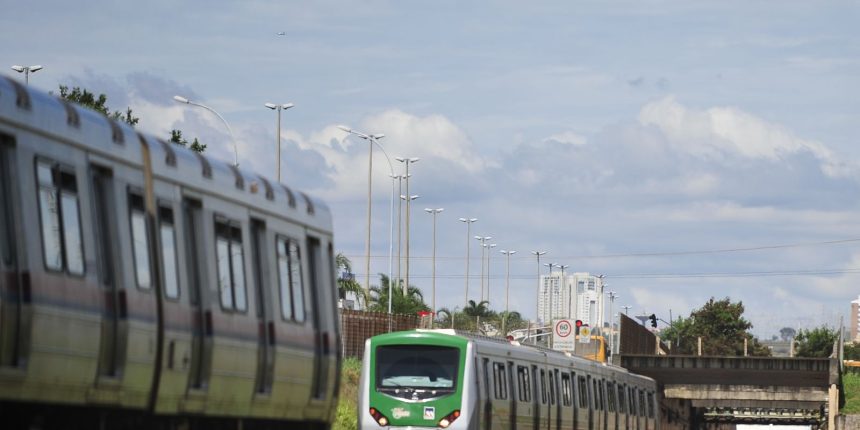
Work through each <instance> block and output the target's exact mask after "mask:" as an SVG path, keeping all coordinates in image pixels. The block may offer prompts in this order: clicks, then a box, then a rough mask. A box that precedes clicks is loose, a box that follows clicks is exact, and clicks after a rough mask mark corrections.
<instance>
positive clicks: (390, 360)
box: [376, 345, 460, 391]
mask: <svg viewBox="0 0 860 430" xmlns="http://www.w3.org/2000/svg"><path fill="white" fill-rule="evenodd" d="M459 367H460V350H459V349H457V348H451V347H445V346H432V345H389V346H380V347H378V348H376V387H377V388H379V389H400V388H413V389H431V390H434V391H436V390H440V391H441V390H444V389H450V390H453V389H454V388H455V387H456V386H457V374H458V371H459Z"/></svg>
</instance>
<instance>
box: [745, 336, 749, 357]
mask: <svg viewBox="0 0 860 430" xmlns="http://www.w3.org/2000/svg"><path fill="white" fill-rule="evenodd" d="M747 343H748V340H747V338H744V357H749V353H748V352H747Z"/></svg>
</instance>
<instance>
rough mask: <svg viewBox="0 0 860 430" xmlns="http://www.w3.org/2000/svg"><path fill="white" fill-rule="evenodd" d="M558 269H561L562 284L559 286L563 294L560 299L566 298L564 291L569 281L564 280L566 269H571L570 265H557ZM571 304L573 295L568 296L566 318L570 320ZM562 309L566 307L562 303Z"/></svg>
mask: <svg viewBox="0 0 860 430" xmlns="http://www.w3.org/2000/svg"><path fill="white" fill-rule="evenodd" d="M556 267H558V268H559V269H561V282H559V286H560V287H561V293H560V294H559V297H564V290H565V288H564V287H565V284H566V283H567V282H566V281H567V280H566V279H565V278H564V269H567V268H568V267H570V264H557V265H556ZM570 304H571V294H568V295H567V316H566V317H565V318H570V316H571V313H570V308H571V306H570ZM561 307H564V303H561Z"/></svg>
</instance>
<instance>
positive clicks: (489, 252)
mask: <svg viewBox="0 0 860 430" xmlns="http://www.w3.org/2000/svg"><path fill="white" fill-rule="evenodd" d="M484 247H486V248H487V301H488V302H491V301H490V255H492V254H493V248H495V247H496V244H495V243H488V244H485V245H484ZM491 303H492V302H491Z"/></svg>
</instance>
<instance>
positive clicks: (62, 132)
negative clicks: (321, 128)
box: [0, 76, 341, 429]
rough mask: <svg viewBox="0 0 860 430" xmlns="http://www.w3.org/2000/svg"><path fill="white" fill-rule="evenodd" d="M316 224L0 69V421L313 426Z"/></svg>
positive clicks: (282, 190)
mask: <svg viewBox="0 0 860 430" xmlns="http://www.w3.org/2000/svg"><path fill="white" fill-rule="evenodd" d="M332 240H333V238H332V219H331V213H330V212H329V210H328V208H327V207H326V206H325V205H324V204H323V203H322V202H320V201H318V200H315V199H313V198H311V197H309V196H308V195H306V194H304V193H301V192H298V191H296V190H293V189H290V188H289V187H287V186H285V185H282V184H279V183H276V182H274V181H271V180H269V179H266V178H265V177H262V176H259V175H256V174H254V173H252V172H249V171H246V170H242V169H239V168H237V167H235V166H232V165H229V164H226V163H224V162H221V161H218V160H213V159H209V158H207V157H205V156H201V155H199V154H196V153H193V152H191V151H189V150H186V149H184V148H181V147H179V146H177V145H173V144H170V143H167V142H165V141H163V140H159V139H156V138H153V137H150V136H145V135H142V134H140V133H138V132H136V131H135V130H134V129H133V128H131V127H129V126H127V125H125V124H120V123H117V122H116V121H112V120H110V119H108V118H106V117H104V116H103V115H101V114H99V113H96V112H93V111H90V110H86V109H82V108H80V107H77V106H75V105H72V104H69V103H67V102H64V101H62V100H59V99H58V98H55V97H52V96H50V95H48V94H44V93H39V92H35V91H31V90H29V89H28V88H27V87H24V86H22V85H21V84H19V83H17V82H15V81H13V80H11V79H8V78H5V77H2V76H0V419H2V423H0V427H3V428H32V427H36V428H105V427H109V426H113V427H121V428H135V427H136V428H146V429H150V428H165V429H168V428H176V427H179V428H203V427H205V428H246V429H248V428H274V427H279V428H327V427H329V426H330V424H331V422H332V419H333V413H334V409H335V407H336V404H337V398H336V397H337V385H338V378H339V376H340V373H339V372H340V350H341V348H340V347H339V342H340V338H339V332H338V331H339V328H338V327H339V325H338V323H337V321H338V317H337V314H336V289H335V278H334V277H335V274H334V272H335V269H334V256H333V248H332V246H333V245H332Z"/></svg>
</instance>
